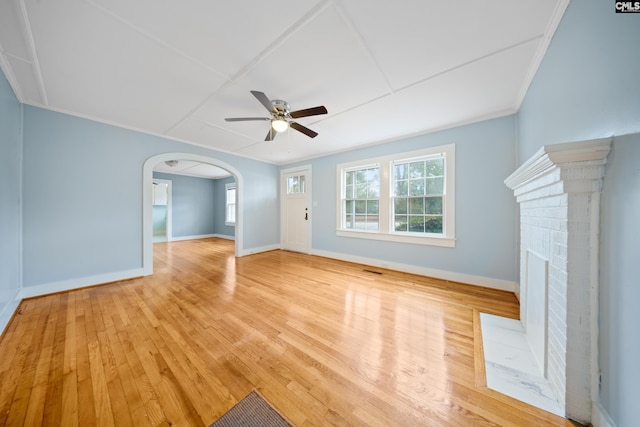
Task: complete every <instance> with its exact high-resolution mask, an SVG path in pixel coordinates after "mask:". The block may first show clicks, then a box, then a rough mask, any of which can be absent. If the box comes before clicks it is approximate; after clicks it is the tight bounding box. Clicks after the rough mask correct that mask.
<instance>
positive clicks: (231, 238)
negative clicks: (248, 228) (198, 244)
mask: <svg viewBox="0 0 640 427" xmlns="http://www.w3.org/2000/svg"><path fill="white" fill-rule="evenodd" d="M212 237H217V238H218V239H226V240H236V238H235V236H228V235H226V234H214V235H213V236H212Z"/></svg>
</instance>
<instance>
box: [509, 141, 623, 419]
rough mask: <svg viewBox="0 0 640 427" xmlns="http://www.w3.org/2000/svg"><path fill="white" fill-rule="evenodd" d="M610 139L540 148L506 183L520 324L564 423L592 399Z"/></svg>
mask: <svg viewBox="0 0 640 427" xmlns="http://www.w3.org/2000/svg"><path fill="white" fill-rule="evenodd" d="M610 147H611V139H610V138H608V139H600V140H593V141H585V142H576V143H567V144H555V145H546V146H543V147H542V148H541V149H540V150H539V151H538V152H537V153H536V154H535V155H533V156H532V157H531V158H530V159H529V160H527V161H526V162H525V163H524V164H523V165H522V166H520V167H519V168H518V169H517V170H516V171H515V172H514V173H513V174H512V175H511V176H509V177H508V178H507V179H506V180H505V184H506V185H507V186H508V187H509V188H510V189H512V190H513V192H514V195H515V196H516V200H517V201H518V203H519V208H520V319H521V322H522V323H523V326H524V328H525V333H526V335H527V340H528V342H529V344H530V346H531V347H532V350H533V352H534V354H535V355H536V359H537V361H538V364H539V365H540V371H541V373H542V374H543V375H544V376H545V377H546V378H547V380H548V381H549V383H550V384H551V388H552V390H553V392H554V394H555V396H556V399H557V400H558V402H559V404H560V406H561V408H564V411H565V416H567V417H568V418H572V419H575V420H577V421H581V422H588V421H590V418H591V403H592V393H597V384H598V383H597V380H598V378H597V377H598V375H597V366H598V360H597V357H598V355H597V308H598V299H597V298H598V248H599V237H598V232H599V211H600V192H601V189H602V180H603V177H604V165H605V163H606V159H607V156H608V154H609V150H610Z"/></svg>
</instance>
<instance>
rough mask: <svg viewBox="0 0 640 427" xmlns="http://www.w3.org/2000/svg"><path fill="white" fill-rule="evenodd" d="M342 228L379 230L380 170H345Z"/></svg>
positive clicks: (368, 168)
mask: <svg viewBox="0 0 640 427" xmlns="http://www.w3.org/2000/svg"><path fill="white" fill-rule="evenodd" d="M344 174H345V176H344V180H345V191H344V199H343V201H342V203H343V208H342V210H343V212H344V215H343V217H342V226H343V227H344V228H346V229H352V230H378V229H379V219H378V218H379V215H378V209H379V198H380V168H379V167H378V166H371V167H364V168H358V169H351V170H345V172H344Z"/></svg>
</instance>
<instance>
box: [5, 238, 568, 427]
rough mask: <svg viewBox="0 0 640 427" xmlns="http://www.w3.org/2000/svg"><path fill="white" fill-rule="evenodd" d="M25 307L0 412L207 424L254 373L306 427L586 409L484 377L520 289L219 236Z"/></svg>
mask: <svg viewBox="0 0 640 427" xmlns="http://www.w3.org/2000/svg"><path fill="white" fill-rule="evenodd" d="M371 271H375V272H377V273H379V274H376V273H372V272H371ZM19 309H20V313H21V314H16V315H15V316H14V317H13V319H12V320H11V323H10V325H8V327H7V329H6V330H5V333H4V334H3V336H2V339H1V341H0V354H2V358H0V425H10V426H13V425H15V426H21V425H64V426H85V425H86V426H89V425H108V426H112V425H118V426H120V425H133V426H140V425H142V426H146V425H149V426H170V425H193V426H206V425H209V424H210V423H212V422H213V421H214V420H215V419H217V418H218V417H219V416H221V415H222V414H223V413H225V412H226V411H227V410H228V409H230V408H231V407H232V406H233V405H234V404H235V403H237V402H238V401H239V400H240V399H242V398H243V397H244V396H245V395H246V394H248V393H249V392H250V391H251V390H252V389H257V390H258V391H260V393H262V394H263V395H264V396H265V397H266V399H267V400H268V401H269V402H270V403H271V404H272V405H273V406H274V407H275V408H277V409H278V410H279V411H280V412H281V413H282V414H283V415H285V416H286V417H287V418H288V419H289V420H290V421H292V422H293V423H294V424H295V425H297V426H298V427H302V426H318V425H327V426H329V425H331V426H341V425H344V426H365V425H371V426H383V425H384V426H419V425H425V426H464V427H467V426H549V427H553V426H574V425H575V424H573V423H572V422H570V421H568V420H565V419H563V418H560V417H557V416H555V415H553V414H550V413H547V412H544V411H541V410H539V409H537V408H534V407H532V406H530V405H527V404H525V403H522V402H519V401H517V400H515V399H512V398H510V397H508V396H504V395H502V394H500V393H497V392H495V391H493V390H489V389H488V388H486V380H485V379H484V377H483V374H482V369H481V368H482V362H481V360H480V359H481V356H482V346H481V343H479V342H478V335H479V333H480V331H479V329H478V318H479V314H478V313H479V312H487V313H492V314H497V315H502V316H507V317H512V318H517V316H518V314H519V307H518V301H517V299H516V298H515V296H514V295H513V294H511V293H508V292H502V291H497V290H493V289H487V288H482V287H478V286H473V285H468V284H460V283H455V282H450V281H446V280H438V279H433V278H428V277H422V276H416V275H412V274H408V273H403V272H397V271H391V270H385V269H378V268H372V267H366V266H363V265H360V264H353V263H348V262H344V261H337V260H332V259H328V258H322V257H317V256H311V255H304V254H298V253H292V252H285V251H271V252H265V253H260V254H254V255H249V256H245V257H242V258H235V256H234V244H233V242H232V241H228V240H223V239H215V238H211V239H202V240H194V241H180V242H171V243H159V244H155V245H154V274H153V275H152V276H148V277H143V278H137V279H133V280H129V281H122V282H117V283H112V284H108V285H103V286H96V287H91V288H85V289H80V290H76V291H70V292H66V293H62V294H56V295H48V296H43V297H38V298H34V299H30V300H26V301H23V302H22V303H21V304H20V308H19Z"/></svg>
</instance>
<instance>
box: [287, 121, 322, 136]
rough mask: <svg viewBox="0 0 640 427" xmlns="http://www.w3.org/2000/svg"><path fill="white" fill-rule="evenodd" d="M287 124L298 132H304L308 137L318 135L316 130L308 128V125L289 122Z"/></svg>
mask: <svg viewBox="0 0 640 427" xmlns="http://www.w3.org/2000/svg"><path fill="white" fill-rule="evenodd" d="M289 126H291V127H292V128H294V129H295V130H297V131H298V132H302V133H304V134H305V135H307V136H308V137H310V138H315V137H316V136H318V132H314V131H312V130H311V129H309V128H308V127H305V126H302V125H301V124H300V123H296V122H289Z"/></svg>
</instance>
